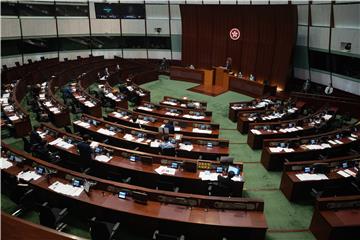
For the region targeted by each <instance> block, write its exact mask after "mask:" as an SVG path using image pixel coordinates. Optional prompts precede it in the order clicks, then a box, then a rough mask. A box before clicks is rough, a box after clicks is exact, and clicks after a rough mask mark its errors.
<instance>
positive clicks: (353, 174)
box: [344, 169, 356, 177]
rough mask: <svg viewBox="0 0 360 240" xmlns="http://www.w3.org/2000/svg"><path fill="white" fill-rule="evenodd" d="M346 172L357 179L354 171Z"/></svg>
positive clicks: (346, 170)
mask: <svg viewBox="0 0 360 240" xmlns="http://www.w3.org/2000/svg"><path fill="white" fill-rule="evenodd" d="M344 172H346V173H347V174H349V175H351V176H353V177H355V176H356V173H354V172H353V171H351V170H350V169H345V170H344Z"/></svg>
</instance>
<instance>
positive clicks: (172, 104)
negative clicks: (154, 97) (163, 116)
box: [163, 101, 177, 106]
mask: <svg viewBox="0 0 360 240" xmlns="http://www.w3.org/2000/svg"><path fill="white" fill-rule="evenodd" d="M163 104H167V105H171V106H176V105H177V104H176V103H174V102H169V101H163Z"/></svg>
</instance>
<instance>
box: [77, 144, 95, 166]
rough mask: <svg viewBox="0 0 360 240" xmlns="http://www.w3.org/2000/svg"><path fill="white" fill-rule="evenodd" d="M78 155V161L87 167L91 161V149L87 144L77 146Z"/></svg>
mask: <svg viewBox="0 0 360 240" xmlns="http://www.w3.org/2000/svg"><path fill="white" fill-rule="evenodd" d="M77 148H78V150H79V154H80V161H81V163H82V164H85V165H88V164H89V163H90V161H91V153H92V149H91V147H90V144H88V143H87V142H80V143H78V145H77Z"/></svg>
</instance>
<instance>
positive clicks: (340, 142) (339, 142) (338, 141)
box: [334, 139, 343, 144]
mask: <svg viewBox="0 0 360 240" xmlns="http://www.w3.org/2000/svg"><path fill="white" fill-rule="evenodd" d="M334 141H335V142H336V143H338V144H343V142H342V141H340V140H337V139H335V140H334Z"/></svg>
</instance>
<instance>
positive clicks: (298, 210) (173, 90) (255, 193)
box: [1, 76, 315, 240]
mask: <svg viewBox="0 0 360 240" xmlns="http://www.w3.org/2000/svg"><path fill="white" fill-rule="evenodd" d="M196 85H197V84H194V83H187V82H182V81H174V80H170V79H169V78H168V77H166V76H160V78H159V80H158V81H154V82H150V83H146V84H144V85H142V87H143V88H145V89H148V90H150V91H151V101H152V102H155V103H156V102H159V101H161V100H162V99H163V96H165V95H166V96H173V97H183V96H186V97H188V98H189V99H194V100H201V101H207V102H208V109H209V110H210V111H212V112H213V122H214V123H219V124H220V127H221V134H220V137H222V138H225V139H228V140H230V143H231V144H230V155H231V156H233V157H234V158H235V160H236V161H242V162H244V174H245V189H244V196H245V197H254V198H261V199H263V200H264V202H265V216H266V219H267V223H268V226H269V231H268V233H267V234H266V239H268V240H282V239H296V240H307V239H309V240H310V239H315V238H314V236H313V235H312V234H311V232H310V231H308V227H309V225H310V221H311V217H312V213H313V207H312V206H311V205H301V204H294V203H290V202H289V201H288V200H287V199H286V198H285V197H284V195H283V194H282V193H281V191H280V190H279V184H280V179H281V172H268V171H267V170H265V169H264V168H263V166H262V165H261V164H260V155H261V151H259V150H257V151H253V150H252V149H251V148H250V147H249V146H248V145H247V144H246V140H247V135H242V134H240V133H239V132H238V131H237V130H236V123H233V122H231V121H230V120H229V119H228V108H229V102H237V101H247V100H250V99H251V98H250V97H248V96H245V95H242V94H239V93H236V92H231V91H229V92H226V93H224V94H221V95H219V96H217V97H211V96H207V95H203V94H199V93H195V92H190V91H188V90H187V89H189V88H191V87H194V86H196ZM72 118H74V116H72ZM5 142H7V143H9V144H11V145H13V146H15V147H18V148H22V140H21V139H14V138H8V139H5ZM1 205H2V206H1V208H2V210H3V211H6V212H11V211H12V210H13V209H14V208H15V206H14V204H13V203H12V202H11V201H10V200H9V199H8V198H7V197H6V196H3V195H2V197H1ZM25 218H26V219H29V220H31V221H34V222H37V221H38V218H37V213H35V212H31V213H29V214H27V215H26V216H25ZM87 230H88V229H87V224H86V223H79V222H78V221H76V220H74V219H73V221H72V222H71V224H69V228H68V229H67V231H66V232H69V233H72V234H75V235H78V236H81V237H86V238H89V234H88V231H87ZM124 236H125V237H124V239H132V240H141V238H139V237H137V236H133V235H131V234H128V233H124Z"/></svg>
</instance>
